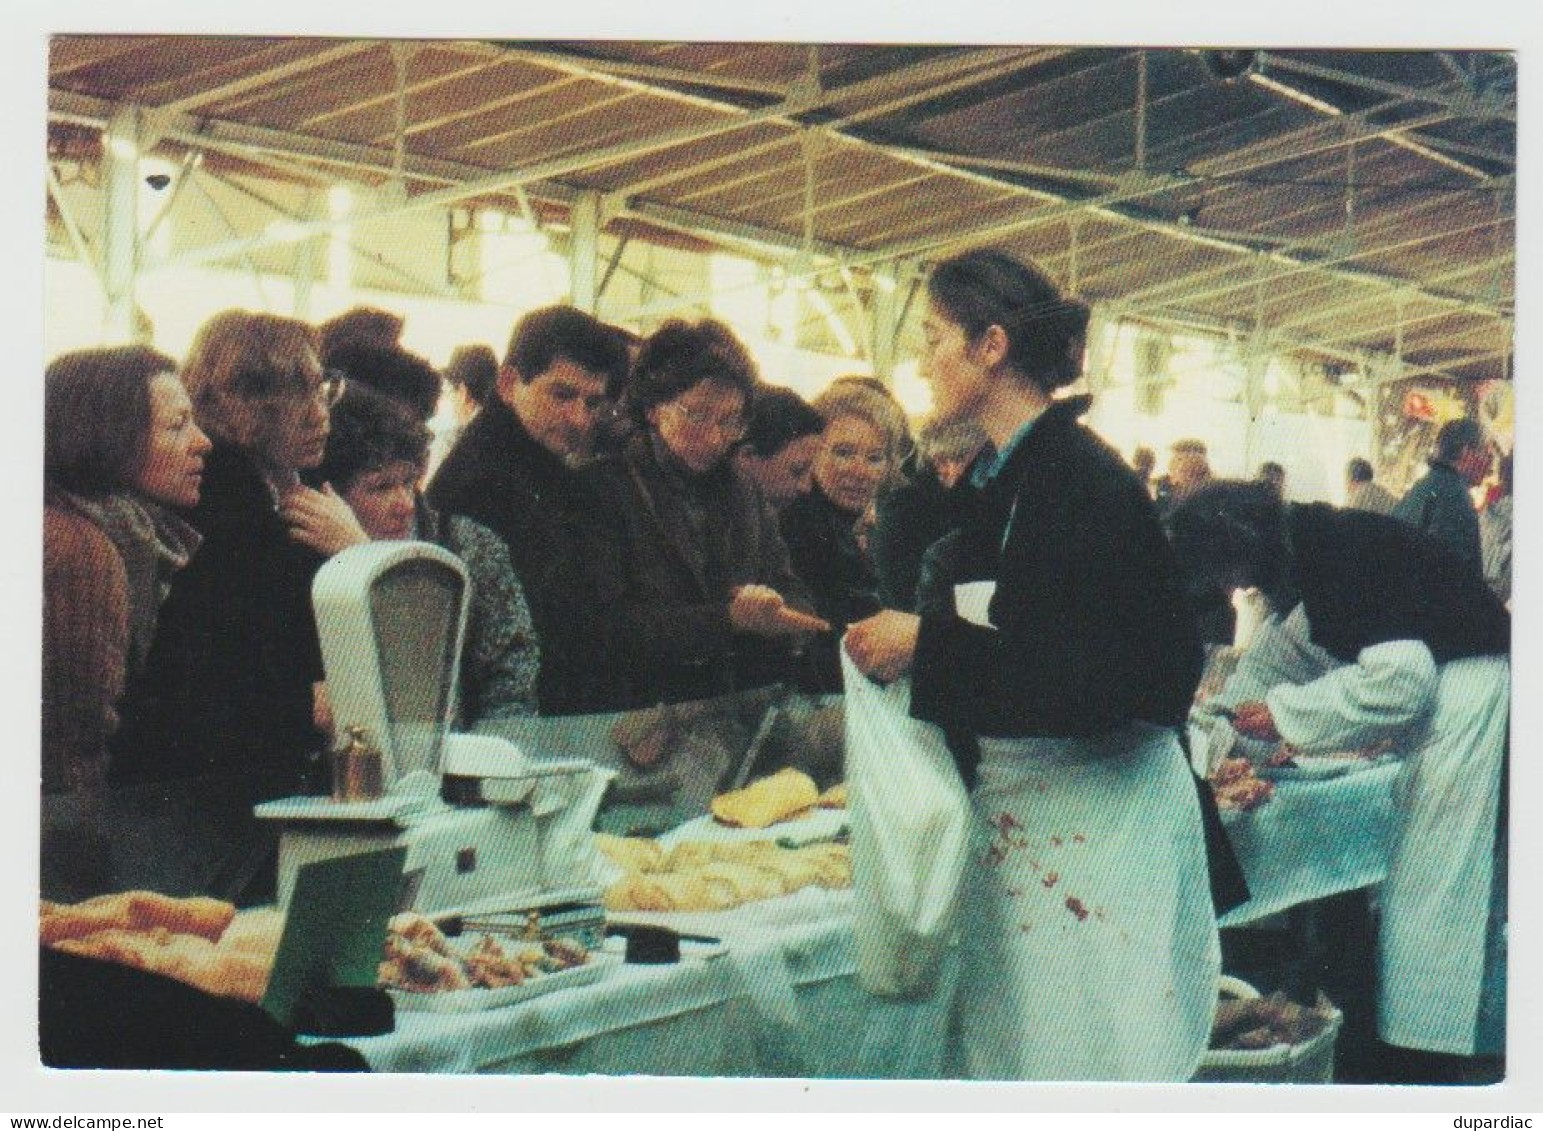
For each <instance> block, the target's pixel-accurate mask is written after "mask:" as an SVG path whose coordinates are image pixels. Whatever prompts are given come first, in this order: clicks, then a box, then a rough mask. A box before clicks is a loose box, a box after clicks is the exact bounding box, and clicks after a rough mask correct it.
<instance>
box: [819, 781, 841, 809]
mask: <svg viewBox="0 0 1543 1131" xmlns="http://www.w3.org/2000/svg"><path fill="white" fill-rule="evenodd" d="M819 806H820V808H821V809H845V808H846V807H847V783H846V782H844V781H842V782H837V783H836V784H835V785H833V786H831V787H830V788H829V789H827V790H826V791H825V792H824V793H822V794H820V800H819Z"/></svg>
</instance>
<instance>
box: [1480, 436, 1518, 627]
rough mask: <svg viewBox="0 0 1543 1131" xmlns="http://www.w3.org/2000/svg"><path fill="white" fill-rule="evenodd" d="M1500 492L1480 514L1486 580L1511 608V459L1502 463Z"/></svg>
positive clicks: (1500, 462)
mask: <svg viewBox="0 0 1543 1131" xmlns="http://www.w3.org/2000/svg"><path fill="white" fill-rule="evenodd" d="M1499 469H1500V481H1499V483H1498V484H1497V485H1496V491H1497V493H1496V494H1495V496H1494V497H1493V498H1491V499H1490V501H1489V505H1488V506H1486V507H1485V508H1484V510H1483V512H1482V513H1481V514H1480V515H1479V542H1480V545H1481V547H1482V550H1483V553H1484V580H1485V581H1486V582H1488V583H1489V587H1490V589H1492V590H1493V591H1494V593H1495V596H1497V597H1499V598H1500V600H1501V601H1502V603H1504V604H1505V606H1506V608H1510V607H1511V457H1510V456H1501V457H1500V460H1499Z"/></svg>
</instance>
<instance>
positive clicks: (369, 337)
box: [318, 306, 407, 365]
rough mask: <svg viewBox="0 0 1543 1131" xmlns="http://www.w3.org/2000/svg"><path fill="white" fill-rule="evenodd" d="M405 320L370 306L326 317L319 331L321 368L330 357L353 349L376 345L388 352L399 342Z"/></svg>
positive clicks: (330, 360) (329, 360)
mask: <svg viewBox="0 0 1543 1131" xmlns="http://www.w3.org/2000/svg"><path fill="white" fill-rule="evenodd" d="M406 324H407V319H406V318H404V317H402V315H400V314H393V313H391V311H389V310H381V309H379V308H377V307H373V306H356V307H353V308H352V309H351V310H345V311H344V312H343V313H342V314H339V315H337V316H336V317H333V318H329V319H327V320H326V321H325V322H323V323H322V324H321V326H320V327H319V328H318V329H319V332H320V334H321V359H322V364H323V365H329V364H331V362H332V355H333V354H334V353H336V352H337V351H338V350H341V349H348V348H349V347H352V346H378V347H382V348H387V349H389V348H390V347H392V346H395V345H397V344H398V343H400V342H401V340H402V327H403V326H405V325H406Z"/></svg>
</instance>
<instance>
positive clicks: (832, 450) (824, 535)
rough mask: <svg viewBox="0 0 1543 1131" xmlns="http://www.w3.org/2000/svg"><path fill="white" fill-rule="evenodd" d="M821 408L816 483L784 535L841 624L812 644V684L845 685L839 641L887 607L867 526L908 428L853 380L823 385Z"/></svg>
mask: <svg viewBox="0 0 1543 1131" xmlns="http://www.w3.org/2000/svg"><path fill="white" fill-rule="evenodd" d="M814 409H815V411H816V412H818V413H819V414H820V415H821V416H822V417H823V418H824V420H825V431H824V433H823V435H822V436H821V440H820V451H819V454H818V455H817V456H816V457H815V461H814V484H813V486H812V487H811V488H810V490H809V493H808V494H807V495H804V496H803V497H802V498H799V499H797V500H795V501H794V502H793V503H791V504H790V505H789V506H788V508H787V510H786V511H784V512H783V514H782V538H783V540H784V541H785V542H786V543H787V545H788V555H789V557H790V559H791V560H792V562H793V570H794V572H795V573H797V574H798V576H799V577H800V578H801V579H802V580H803V581H804V583H805V584H806V585H808V586H809V589H810V591H811V592H812V593H813V595H814V607H815V611H816V612H817V613H819V615H820V616H821V617H823V618H825V619H826V620H828V621H829V622H830V623H831V625H832V626H833V627H834V632H833V633H832V634H831V635H829V636H827V637H822V638H821V639H820V640H819V641H818V642H816V643H815V644H814V645H813V647H812V648H811V660H812V662H811V664H810V670H809V671H808V672H806V673H805V682H806V683H807V684H809V689H810V690H814V691H840V690H841V660H840V656H839V654H838V652H837V641H838V640H839V639H840V636H841V633H842V632H843V631H845V629H846V626H847V625H849V624H855V623H856V622H857V621H860V620H862V619H863V618H864V617H870V616H872V615H873V614H874V613H876V612H878V611H879V607H880V605H879V598H878V587H879V580H878V575H877V574H876V573H875V572H874V568H873V557H872V555H871V554H870V553H869V552H868V547H867V537H866V530H867V528H868V527H869V526H871V524H872V519H873V508H874V503H875V501H876V500H877V499H878V496H879V491H880V489H881V488H882V487H884V485H885V484H886V483H887V482H888V481H890V480H891V479H893V478H894V477H895V476H896V475H897V473H898V469H899V466H900V459H901V456H902V454H903V451H904V447H905V444H906V440H907V437H908V431H907V429H906V422H905V415H904V413H902V412H901V410H900V406H899V405H898V404H896V403H895V402H894V401H893V400H891V399H890V398H889V397H887V396H885V395H884V394H882V393H879V392H875V391H874V390H873V389H870V388H868V387H867V386H865V385H859V384H856V383H853V382H850V381H838V382H836V383H835V384H833V385H832V386H831V387H830V388H829V389H827V390H826V391H825V392H823V393H821V394H820V396H819V397H818V398H817V399H816V400H815V402H814Z"/></svg>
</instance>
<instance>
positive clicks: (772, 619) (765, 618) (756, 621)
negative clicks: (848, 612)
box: [729, 585, 830, 636]
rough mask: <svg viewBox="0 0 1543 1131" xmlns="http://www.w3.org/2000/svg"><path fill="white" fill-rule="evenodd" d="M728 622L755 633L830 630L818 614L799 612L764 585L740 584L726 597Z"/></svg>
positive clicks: (768, 634)
mask: <svg viewBox="0 0 1543 1131" xmlns="http://www.w3.org/2000/svg"><path fill="white" fill-rule="evenodd" d="M729 623H730V624H732V625H733V626H734V627H735V628H736V629H737V630H738V631H740V632H750V633H754V634H755V635H756V636H797V635H799V634H800V633H809V632H829V631H830V625H829V624H827V623H826V622H825V621H823V620H821V619H820V618H819V617H816V616H810V615H809V614H808V613H801V612H799V611H798V610H797V609H795V608H792V607H791V606H789V605H788V603H787V602H786V601H785V600H783V599H782V594H781V593H778V592H777V591H776V590H775V589H771V588H768V587H767V586H765V585H741V586H740V587H739V588H738V589H736V590H734V595H733V596H732V597H731V598H729Z"/></svg>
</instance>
